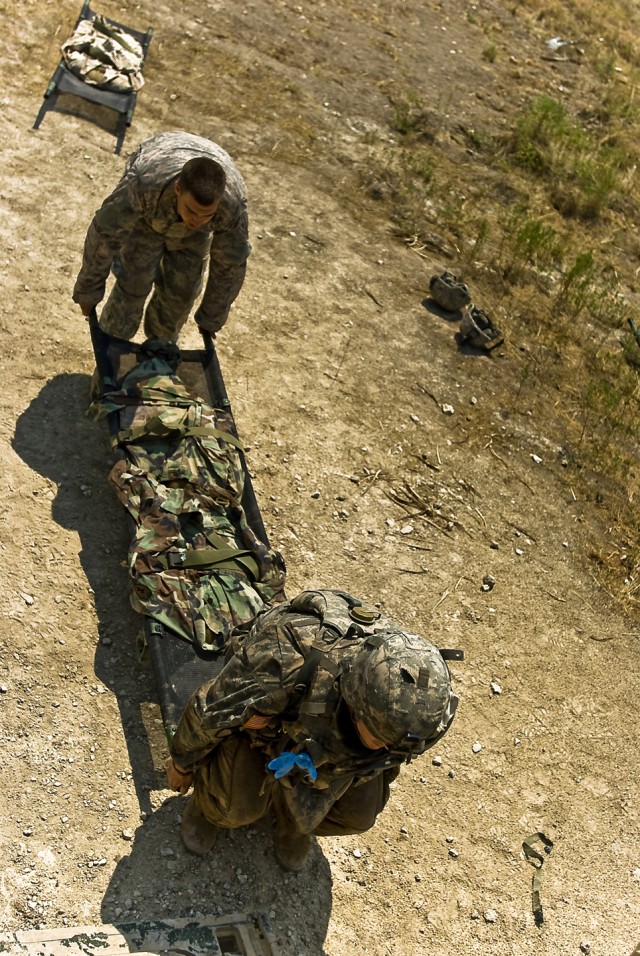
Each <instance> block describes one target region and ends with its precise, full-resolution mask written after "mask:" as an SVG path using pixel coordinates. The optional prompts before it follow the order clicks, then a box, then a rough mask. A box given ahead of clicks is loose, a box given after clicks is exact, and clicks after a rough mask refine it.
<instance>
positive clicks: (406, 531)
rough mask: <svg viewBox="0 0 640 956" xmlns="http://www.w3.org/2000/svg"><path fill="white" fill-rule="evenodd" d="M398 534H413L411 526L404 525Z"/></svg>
mask: <svg viewBox="0 0 640 956" xmlns="http://www.w3.org/2000/svg"><path fill="white" fill-rule="evenodd" d="M400 534H413V525H412V524H406V525H405V526H404V528H400Z"/></svg>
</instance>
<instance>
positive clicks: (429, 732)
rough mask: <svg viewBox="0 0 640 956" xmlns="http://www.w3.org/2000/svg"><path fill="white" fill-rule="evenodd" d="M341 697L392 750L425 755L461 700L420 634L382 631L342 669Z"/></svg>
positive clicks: (356, 717)
mask: <svg viewBox="0 0 640 956" xmlns="http://www.w3.org/2000/svg"><path fill="white" fill-rule="evenodd" d="M340 693H341V694H342V696H343V698H344V699H345V701H346V702H347V704H348V705H349V707H350V708H351V712H352V717H353V719H354V720H356V721H357V720H361V721H362V722H363V723H364V725H365V726H366V728H367V730H368V731H369V732H370V733H371V734H373V735H374V736H375V737H376V738H377V739H378V740H383V741H384V742H385V743H386V744H387V746H388V747H389V749H390V750H392V751H401V752H406V753H407V754H408V755H409V756H411V755H413V754H420V753H423V752H424V751H425V750H426V749H427V748H428V747H431V746H433V744H434V743H435V742H436V740H439V739H440V737H442V735H443V734H444V733H445V732H446V731H447V729H448V727H449V724H450V723H451V721H452V720H453V716H454V713H455V709H456V707H457V704H458V698H457V697H456V696H455V694H454V693H453V692H452V689H451V675H450V674H449V668H448V667H447V664H446V661H445V660H444V658H443V656H442V654H441V653H440V651H439V650H438V648H437V647H435V645H433V644H431V643H430V642H429V641H427V640H425V638H423V637H420V636H419V635H417V634H407V633H405V632H404V631H379V632H377V633H375V634H373V635H372V636H370V637H367V639H366V640H365V641H364V642H363V643H362V645H361V646H360V648H359V650H358V652H357V653H356V654H355V656H354V657H353V658H352V660H351V661H349V662H348V663H346V664H345V665H344V670H343V673H342V675H341V677H340Z"/></svg>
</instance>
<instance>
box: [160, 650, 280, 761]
mask: <svg viewBox="0 0 640 956" xmlns="http://www.w3.org/2000/svg"><path fill="white" fill-rule="evenodd" d="M270 684H271V682H270V681H263V680H261V679H260V677H259V676H256V675H255V674H254V673H253V672H252V671H251V669H250V668H248V667H247V663H246V660H245V659H244V658H243V655H242V654H236V655H234V656H233V657H232V658H231V660H230V661H229V662H228V663H227V664H226V665H225V666H224V668H223V670H222V671H221V672H220V674H219V675H218V676H217V677H216V678H215V679H214V680H212V681H209V682H208V683H206V684H203V685H202V687H200V688H198V690H197V691H196V692H195V694H193V696H192V697H191V700H190V701H189V703H188V704H187V706H186V707H185V709H184V712H183V714H182V716H181V718H180V721H179V723H178V726H177V728H176V732H175V734H174V736H173V739H172V741H171V746H170V753H171V757H172V759H173V762H174V764H175V765H177V766H178V767H179V768H180V769H181V770H187V771H190V770H193V769H195V767H197V766H198V765H199V764H200V763H202V762H203V761H204V760H206V759H207V758H208V757H209V756H210V754H211V753H212V752H213V751H214V750H215V749H216V747H217V746H218V745H219V744H220V743H221V742H222V741H223V740H224V739H225V738H226V737H228V736H230V735H231V734H233V733H239V732H240V731H242V730H243V729H247V730H257V729H261V727H258V726H256V725H255V724H253V723H251V721H252V718H253V717H255V715H256V714H260V715H263V716H264V717H265V718H266V719H265V722H264V723H263V724H262V725H261V726H262V727H263V726H266V724H267V723H268V721H269V719H270V715H272V714H274V713H277V712H278V711H280V710H282V709H283V707H284V703H285V698H284V696H282V695H281V694H279V693H278V690H279V685H278V684H275V685H274V686H270ZM280 697H282V700H281V699H280Z"/></svg>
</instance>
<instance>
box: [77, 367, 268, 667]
mask: <svg viewBox="0 0 640 956" xmlns="http://www.w3.org/2000/svg"><path fill="white" fill-rule="evenodd" d="M115 410H119V411H120V431H119V433H118V435H117V436H116V437H115V439H113V443H114V444H116V445H117V446H118V447H119V449H120V453H119V456H120V457H119V460H118V461H116V464H115V465H114V467H113V469H112V471H111V474H110V476H109V480H110V482H111V484H112V485H113V487H114V489H115V491H116V494H117V495H118V498H119V499H120V501H121V502H122V504H123V505H124V506H125V508H126V509H127V511H128V512H129V514H130V515H131V518H132V519H133V522H134V525H135V533H134V537H133V539H132V541H131V545H130V548H129V573H130V575H131V603H132V605H133V607H134V609H135V610H136V611H139V612H140V613H142V614H146V615H148V616H149V617H152V618H155V619H156V620H158V621H160V622H161V623H162V624H164V625H166V626H167V627H168V628H170V629H171V630H172V631H174V632H176V633H177V634H179V635H180V636H181V637H183V638H185V639H186V640H188V641H192V642H194V643H196V644H198V645H200V646H201V647H202V648H205V649H217V648H220V647H222V646H223V645H224V644H225V642H226V640H227V637H228V636H229V633H230V631H231V629H232V628H233V627H235V626H236V625H238V624H243V623H245V622H246V621H250V620H251V619H252V618H253V617H254V616H255V615H256V614H257V613H258V612H259V611H261V610H262V609H263V608H264V607H265V604H268V603H269V602H270V601H271V600H272V599H273V598H274V596H275V595H277V594H278V593H279V592H281V591H282V590H283V587H284V580H285V569H284V561H283V559H282V556H281V555H280V554H279V553H278V552H277V551H273V550H272V549H269V548H267V547H266V545H265V544H264V543H263V542H262V541H259V540H258V538H257V537H256V535H255V534H254V532H253V531H252V529H251V528H250V527H249V525H248V522H247V519H246V515H245V512H244V510H243V508H242V505H241V499H242V492H243V488H244V479H245V472H244V469H243V465H242V458H241V455H240V452H239V448H238V442H237V439H236V438H235V437H234V435H233V430H232V421H231V418H230V416H229V414H228V413H225V412H223V411H220V410H219V409H214V408H211V407H210V406H208V405H206V404H205V403H204V402H203V401H202V400H201V399H198V398H195V399H194V398H193V397H192V396H191V395H190V394H189V393H188V391H187V389H186V387H185V386H184V384H183V383H182V381H181V380H180V379H179V378H178V376H177V375H176V374H175V373H174V372H173V371H172V368H171V366H170V365H168V364H167V363H166V362H165V361H164V360H163V359H160V358H151V359H148V360H145V361H142V362H140V363H139V364H138V365H137V366H136V367H135V368H134V369H133V370H132V371H131V372H129V373H128V374H127V375H126V376H125V378H124V379H123V380H122V382H121V388H120V390H118V391H112V392H107V393H106V394H105V395H103V396H102V398H101V399H99V400H98V401H96V402H94V403H93V404H92V405H91V407H90V409H89V413H88V414H89V417H90V418H92V419H93V420H94V421H98V420H100V419H103V418H105V417H106V416H107V415H108V414H109V413H110V412H112V411H115Z"/></svg>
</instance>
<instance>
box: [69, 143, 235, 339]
mask: <svg viewBox="0 0 640 956" xmlns="http://www.w3.org/2000/svg"><path fill="white" fill-rule="evenodd" d="M249 252H250V246H249V242H248V218H247V195H246V187H245V184H244V182H243V179H242V177H241V175H240V173H239V172H238V170H237V168H236V166H235V165H234V163H233V161H232V160H231V157H230V156H229V155H228V154H227V153H226V152H225V151H224V150H223V149H222V148H221V147H220V146H216V144H215V143H212V142H209V140H207V139H203V138H201V137H200V136H193V135H192V134H191V133H184V132H168V133H159V134H158V135H157V136H152V137H151V139H148V140H145V142H143V143H142V144H141V146H139V147H138V149H137V150H136V151H135V152H134V153H133V154H132V155H131V156H130V157H129V159H128V161H127V165H126V168H125V173H124V176H123V177H122V179H121V180H120V182H119V183H118V185H117V187H116V188H115V190H114V191H113V193H112V194H111V195H110V196H109V197H108V198H107V199H105V201H104V202H103V204H102V206H101V207H100V209H98V211H97V212H96V214H95V216H94V217H93V220H92V222H91V225H90V226H89V231H88V233H87V237H86V240H85V246H84V255H83V260H82V268H81V270H80V273H79V275H78V278H77V280H76V284H75V287H74V290H73V301H74V302H77V303H78V305H80V307H81V309H82V311H83V313H84V315H88V314H89V313H90V312H91V310H92V309H93V308H94V307H95V306H97V305H98V303H99V302H101V301H102V298H103V296H104V293H105V286H106V282H107V278H108V275H109V271H110V270H111V269H113V272H114V275H115V277H116V282H115V285H114V287H113V290H112V292H111V294H110V296H109V298H108V300H107V302H106V304H105V306H104V308H103V309H102V314H101V316H100V326H101V327H102V329H103V330H104V331H105V332H107V333H109V334H110V335H114V336H117V337H119V338H123V339H131V338H133V336H134V335H135V333H136V331H137V329H138V327H139V325H140V321H141V319H142V314H143V311H144V307H145V302H146V300H147V297H148V295H149V293H150V292H151V290H152V288H153V295H152V297H151V299H150V300H149V302H148V304H147V307H146V311H145V315H144V332H145V335H146V336H147V337H148V338H159V339H164V340H167V341H176V339H177V338H178V334H179V332H180V329H181V328H182V326H183V325H184V323H185V322H186V320H187V318H188V317H189V314H190V312H191V309H192V307H193V305H194V303H195V301H196V299H197V297H198V295H199V294H200V292H201V290H202V285H203V278H204V273H205V269H206V266H207V260H209V273H208V278H207V282H206V286H205V289H204V294H203V296H202V300H201V302H200V305H199V307H198V310H197V312H196V314H195V320H196V323H197V324H198V326H199V327H200V328H201V329H206V330H207V331H209V332H211V333H212V334H214V335H215V333H216V332H217V331H218V330H219V329H221V328H222V326H223V325H224V323H225V322H226V320H227V316H228V314H229V309H230V307H231V304H232V302H233V301H234V300H235V298H236V297H237V295H238V293H239V292H240V289H241V287H242V283H243V281H244V277H245V271H246V261H247V257H248V255H249Z"/></svg>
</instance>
